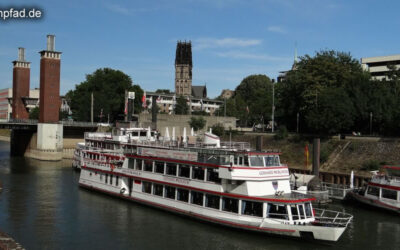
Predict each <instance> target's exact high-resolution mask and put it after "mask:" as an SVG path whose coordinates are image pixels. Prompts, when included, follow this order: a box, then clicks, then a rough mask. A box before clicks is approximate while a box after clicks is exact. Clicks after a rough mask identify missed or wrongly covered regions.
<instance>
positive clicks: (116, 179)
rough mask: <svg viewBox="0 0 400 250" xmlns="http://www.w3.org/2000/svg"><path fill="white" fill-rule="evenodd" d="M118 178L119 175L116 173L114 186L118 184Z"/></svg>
mask: <svg viewBox="0 0 400 250" xmlns="http://www.w3.org/2000/svg"><path fill="white" fill-rule="evenodd" d="M118 180H119V176H118V175H117V176H116V177H115V186H118Z"/></svg>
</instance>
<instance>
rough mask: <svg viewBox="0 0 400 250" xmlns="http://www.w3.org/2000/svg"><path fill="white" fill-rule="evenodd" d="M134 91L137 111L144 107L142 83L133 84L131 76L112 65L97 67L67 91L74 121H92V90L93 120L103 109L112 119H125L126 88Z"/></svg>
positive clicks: (135, 110)
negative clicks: (123, 115)
mask: <svg viewBox="0 0 400 250" xmlns="http://www.w3.org/2000/svg"><path fill="white" fill-rule="evenodd" d="M126 90H128V91H134V92H135V100H134V112H135V113H136V114H138V113H140V112H141V110H142V102H141V100H142V96H143V90H142V89H141V88H140V86H139V85H133V86H132V79H131V78H130V77H129V76H128V75H126V74H124V73H123V72H122V71H119V70H114V69H110V68H102V69H97V70H96V71H95V72H93V73H92V74H88V75H86V80H85V81H84V82H81V83H80V84H78V85H76V86H75V90H70V91H69V92H68V93H67V95H66V96H67V98H68V99H69V100H70V107H71V110H72V113H73V118H74V120H78V121H90V106H91V93H93V96H94V112H93V113H94V115H93V116H94V117H93V118H94V120H95V121H98V120H99V117H98V115H99V114H100V112H101V109H103V114H105V115H107V114H109V115H110V121H115V120H117V119H118V118H120V119H121V118H122V114H123V112H124V107H125V91H126Z"/></svg>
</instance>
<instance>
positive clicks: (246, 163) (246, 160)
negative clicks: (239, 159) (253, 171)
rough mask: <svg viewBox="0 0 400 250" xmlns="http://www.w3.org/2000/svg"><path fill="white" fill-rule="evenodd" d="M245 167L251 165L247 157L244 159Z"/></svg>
mask: <svg viewBox="0 0 400 250" xmlns="http://www.w3.org/2000/svg"><path fill="white" fill-rule="evenodd" d="M244 165H245V166H248V165H249V157H247V156H245V157H244Z"/></svg>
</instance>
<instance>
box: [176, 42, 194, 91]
mask: <svg viewBox="0 0 400 250" xmlns="http://www.w3.org/2000/svg"><path fill="white" fill-rule="evenodd" d="M192 67H193V65H192V43H191V42H190V41H189V42H181V41H178V43H177V45H176V57H175V93H176V95H191V93H192Z"/></svg>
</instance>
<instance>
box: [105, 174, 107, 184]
mask: <svg viewBox="0 0 400 250" xmlns="http://www.w3.org/2000/svg"><path fill="white" fill-rule="evenodd" d="M107 182H108V174H106V179H105V183H106V184H107Z"/></svg>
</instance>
